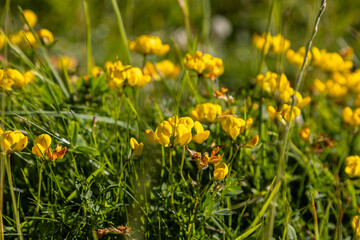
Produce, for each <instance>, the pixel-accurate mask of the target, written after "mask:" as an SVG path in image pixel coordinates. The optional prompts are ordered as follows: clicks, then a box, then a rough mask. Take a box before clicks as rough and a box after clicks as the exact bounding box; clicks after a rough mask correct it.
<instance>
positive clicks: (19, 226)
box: [4, 154, 24, 240]
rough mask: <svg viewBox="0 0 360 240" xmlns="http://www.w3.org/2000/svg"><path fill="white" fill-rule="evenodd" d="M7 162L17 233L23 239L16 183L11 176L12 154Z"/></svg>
mask: <svg viewBox="0 0 360 240" xmlns="http://www.w3.org/2000/svg"><path fill="white" fill-rule="evenodd" d="M4 162H5V168H6V172H7V176H8V182H9V188H10V194H11V200H12V207H13V213H14V216H15V222H16V229H17V233H18V235H19V238H20V240H23V239H24V237H23V234H22V232H21V225H20V217H19V212H18V209H17V204H16V197H15V192H14V185H13V181H12V176H11V168H10V154H9V155H8V161H6V160H5V161H4Z"/></svg>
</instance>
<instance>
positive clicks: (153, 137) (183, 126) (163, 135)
mask: <svg viewBox="0 0 360 240" xmlns="http://www.w3.org/2000/svg"><path fill="white" fill-rule="evenodd" d="M192 128H194V129H195V132H196V134H195V135H194V136H193V135H192V133H191V130H192ZM145 134H146V137H147V139H148V140H149V142H150V143H151V144H153V145H156V144H160V145H163V146H165V147H173V146H177V145H179V146H184V145H186V144H188V143H190V142H191V141H193V142H196V143H198V144H201V143H203V142H204V141H205V140H206V139H207V138H208V137H209V135H210V131H209V130H206V131H204V128H203V126H202V125H201V123H199V122H198V121H195V123H194V121H193V120H192V119H191V118H189V117H182V118H178V117H177V116H176V115H175V116H174V117H171V118H169V119H168V120H167V121H166V120H165V121H163V122H162V123H160V124H159V125H158V127H157V128H156V130H155V132H153V131H151V130H150V129H147V130H146V131H145Z"/></svg>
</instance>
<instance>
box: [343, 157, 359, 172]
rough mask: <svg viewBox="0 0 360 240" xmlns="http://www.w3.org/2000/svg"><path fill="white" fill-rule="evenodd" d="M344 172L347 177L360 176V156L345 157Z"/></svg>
mask: <svg viewBox="0 0 360 240" xmlns="http://www.w3.org/2000/svg"><path fill="white" fill-rule="evenodd" d="M345 165H346V167H345V172H346V174H347V175H349V177H360V157H359V156H349V157H347V158H346V159H345Z"/></svg>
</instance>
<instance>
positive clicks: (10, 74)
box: [0, 68, 31, 90]
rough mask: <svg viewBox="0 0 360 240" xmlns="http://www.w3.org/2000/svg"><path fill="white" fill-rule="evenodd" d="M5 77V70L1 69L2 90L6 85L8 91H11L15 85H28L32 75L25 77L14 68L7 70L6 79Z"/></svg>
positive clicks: (0, 83) (0, 82)
mask: <svg viewBox="0 0 360 240" xmlns="http://www.w3.org/2000/svg"><path fill="white" fill-rule="evenodd" d="M4 75H5V73H4V70H2V69H0V88H1V87H2V85H3V84H4V85H5V89H6V90H10V89H11V87H12V86H13V85H14V84H15V86H17V87H22V86H24V85H25V84H27V83H28V80H29V77H31V76H30V74H26V75H25V76H24V75H23V74H21V73H20V72H19V71H18V70H16V69H12V68H8V69H7V70H6V77H5V76H4ZM30 80H31V79H30Z"/></svg>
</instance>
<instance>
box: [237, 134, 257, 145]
mask: <svg viewBox="0 0 360 240" xmlns="http://www.w3.org/2000/svg"><path fill="white" fill-rule="evenodd" d="M258 142H259V135H256V136H255V137H253V138H252V139H250V140H249V141H248V142H247V143H245V144H244V145H242V146H241V147H243V148H254V147H255V146H256V145H257V144H258Z"/></svg>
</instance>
